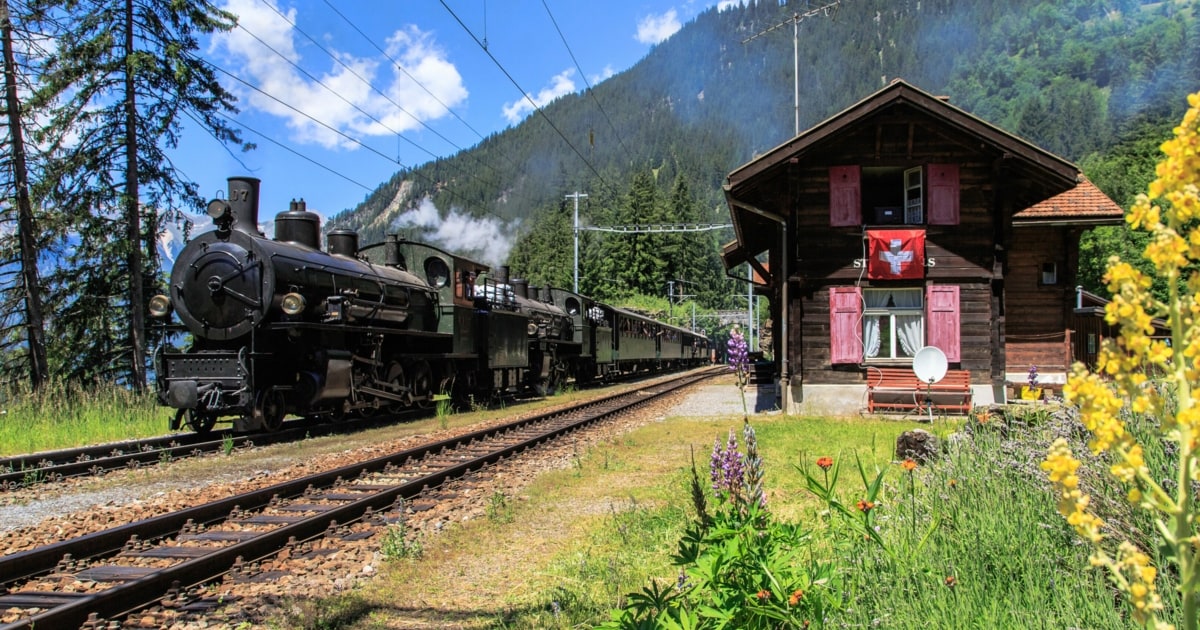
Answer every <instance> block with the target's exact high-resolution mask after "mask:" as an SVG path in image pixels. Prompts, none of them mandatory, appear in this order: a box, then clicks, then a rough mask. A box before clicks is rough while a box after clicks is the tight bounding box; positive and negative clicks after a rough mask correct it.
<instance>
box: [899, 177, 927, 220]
mask: <svg viewBox="0 0 1200 630" xmlns="http://www.w3.org/2000/svg"><path fill="white" fill-rule="evenodd" d="M914 192H915V194H914ZM904 223H905V224H907V225H921V224H922V223H925V189H924V175H923V171H922V167H920V166H917V167H914V168H910V169H906V170H905V171H904Z"/></svg>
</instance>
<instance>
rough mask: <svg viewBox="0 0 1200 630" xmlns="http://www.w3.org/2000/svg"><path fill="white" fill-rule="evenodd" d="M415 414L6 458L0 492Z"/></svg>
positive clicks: (0, 461)
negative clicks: (269, 431) (273, 430)
mask: <svg viewBox="0 0 1200 630" xmlns="http://www.w3.org/2000/svg"><path fill="white" fill-rule="evenodd" d="M415 413H418V412H408V413H405V414H387V415H378V416H372V417H370V418H360V419H355V420H347V421H344V422H338V423H328V422H327V423H314V422H311V421H309V420H305V419H296V420H290V421H288V422H285V423H284V425H283V428H282V429H280V430H279V431H275V432H272V433H242V434H239V433H235V432H233V431H219V432H213V433H209V434H207V435H199V434H195V433H185V434H176V435H166V436H160V437H154V438H145V439H140V440H128V441H124V442H114V443H110V444H102V445H96V446H83V447H79V448H71V449H62V450H56V451H45V452H41V453H32V454H27V455H18V456H15V457H5V458H0V491H4V490H16V489H19V488H26V487H30V486H35V485H38V484H41V483H49V482H57V481H62V480H64V479H69V478H76V477H86V476H94V475H100V474H103V473H106V472H109V471H113V470H119V469H127V468H135V469H136V468H138V467H141V466H145V465H153V464H158V463H163V462H173V461H176V460H178V459H183V458H187V457H198V456H200V455H206V454H211V453H222V452H224V453H228V452H231V451H233V450H236V449H241V448H249V447H253V446H266V445H269V444H280V443H284V442H293V441H297V440H302V439H305V438H308V437H317V436H323V435H334V434H338V433H348V432H351V431H358V430H361V429H364V428H369V427H373V426H377V425H380V424H383V423H389V422H396V421H398V420H402V419H407V418H408V417H409V416H412V415H414V414H415ZM420 413H428V412H424V411H422V412H420Z"/></svg>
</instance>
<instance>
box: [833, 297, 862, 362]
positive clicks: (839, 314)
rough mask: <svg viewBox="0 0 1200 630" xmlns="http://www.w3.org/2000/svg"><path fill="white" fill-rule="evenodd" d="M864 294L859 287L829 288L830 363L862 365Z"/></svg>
mask: <svg viewBox="0 0 1200 630" xmlns="http://www.w3.org/2000/svg"><path fill="white" fill-rule="evenodd" d="M861 325H862V293H861V290H860V289H859V288H858V287H829V347H830V363H834V364H838V363H855V364H857V363H862V353H863V344H862V330H861V329H860V328H859V327H860V326H861Z"/></svg>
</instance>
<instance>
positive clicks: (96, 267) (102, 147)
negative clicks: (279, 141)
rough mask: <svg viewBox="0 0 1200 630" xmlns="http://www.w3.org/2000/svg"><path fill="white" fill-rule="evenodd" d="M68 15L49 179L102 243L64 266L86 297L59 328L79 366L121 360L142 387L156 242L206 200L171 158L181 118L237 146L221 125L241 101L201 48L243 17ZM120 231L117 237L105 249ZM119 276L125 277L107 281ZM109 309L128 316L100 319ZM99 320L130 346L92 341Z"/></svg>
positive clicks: (202, 11)
mask: <svg viewBox="0 0 1200 630" xmlns="http://www.w3.org/2000/svg"><path fill="white" fill-rule="evenodd" d="M60 10H61V11H62V12H63V16H62V20H63V21H64V22H66V23H70V24H72V25H73V28H72V29H71V31H70V32H69V33H67V34H66V35H65V36H64V37H63V38H62V39H61V40H60V41H59V48H58V49H57V51H56V53H55V54H54V55H53V56H51V57H50V58H49V59H48V60H47V62H46V70H45V74H44V76H43V77H42V79H43V85H44V87H43V88H42V89H41V90H40V91H39V93H38V94H37V97H36V99H35V102H36V103H38V104H44V105H46V106H47V107H49V108H50V116H49V122H50V124H49V125H48V126H47V127H46V128H45V129H44V130H43V132H42V133H41V134H40V137H39V138H38V140H39V141H40V142H43V143H45V144H47V145H49V146H52V147H53V148H55V149H58V150H61V151H62V152H63V158H62V159H61V160H58V161H57V162H56V163H55V169H54V171H53V172H52V173H51V177H50V180H51V181H53V182H54V183H55V189H54V191H53V192H54V195H55V198H56V199H57V200H58V203H60V204H61V205H62V206H63V208H64V210H66V211H67V212H69V213H70V216H71V217H73V219H74V228H75V230H76V233H77V234H78V235H79V238H81V239H86V238H88V235H89V234H91V235H101V234H103V235H104V236H101V239H102V240H101V242H99V243H85V245H86V246H85V247H81V248H80V250H81V253H80V254H79V255H76V256H74V257H73V259H72V260H70V261H68V262H69V263H70V271H69V272H68V275H65V276H62V278H67V279H69V280H70V282H61V283H59V285H58V288H59V289H61V290H67V291H69V290H71V289H72V288H78V286H79V285H80V284H82V285H84V286H87V287H89V293H90V295H85V296H79V298H78V300H76V299H74V298H72V297H69V294H68V296H64V297H62V301H63V304H65V305H69V308H67V309H66V311H65V313H67V314H72V315H77V316H79V317H80V319H67V320H66V321H63V322H62V325H63V327H64V331H63V332H64V333H65V334H66V337H67V338H74V339H78V340H79V341H78V342H77V344H76V348H75V349H76V350H78V353H77V357H78V358H79V359H81V360H86V361H94V363H90V364H88V365H83V366H79V367H80V369H82V370H85V371H90V372H93V373H95V374H97V375H101V374H103V375H106V376H115V375H116V374H119V373H120V372H121V371H120V370H118V369H117V367H116V365H115V364H114V360H115V359H116V358H118V357H122V360H123V361H127V365H128V367H127V369H126V370H123V371H124V373H125V380H127V382H128V383H129V384H130V385H131V386H133V387H135V388H139V389H140V388H142V387H144V386H145V383H146V357H147V341H146V331H145V324H144V320H145V317H144V308H145V298H146V295H145V294H146V291H145V286H146V285H147V283H153V282H154V281H155V279H156V278H157V276H158V271H159V269H158V260H157V253H156V236H157V234H158V232H159V230H160V229H161V228H162V226H163V224H164V222H165V221H182V220H183V219H182V213H181V212H179V211H178V209H177V208H178V206H179V204H180V203H186V204H188V205H192V206H193V207H199V205H200V204H201V203H202V199H201V198H200V195H199V192H198V188H197V186H196V184H194V183H192V182H189V181H187V180H186V179H185V178H184V177H183V176H182V174H180V173H179V172H177V171H176V170H175V167H174V166H173V164H172V163H171V161H170V160H169V159H168V157H167V154H166V150H167V149H169V148H172V147H174V146H175V145H176V143H177V140H178V135H179V133H180V131H181V129H182V120H183V118H189V119H191V120H193V121H195V122H196V123H198V124H199V125H200V126H201V127H202V128H203V129H204V130H205V131H207V132H208V133H209V134H211V135H212V136H213V137H215V138H217V139H218V140H220V141H223V142H229V143H235V144H237V143H241V139H240V136H239V133H238V132H237V130H236V129H234V128H232V127H231V126H229V124H228V123H227V122H226V119H225V118H223V116H225V115H226V114H228V113H234V112H236V111H237V110H236V108H235V106H234V97H233V95H232V94H230V93H229V92H228V91H226V90H225V89H224V88H223V87H222V86H221V84H220V83H219V82H218V81H217V78H216V73H215V72H214V70H213V68H212V67H210V66H209V65H207V64H206V63H205V62H204V61H202V60H201V59H200V58H199V57H198V56H197V51H198V49H199V44H198V42H197V40H196V37H197V35H198V34H201V33H212V32H216V31H228V30H230V29H232V28H233V27H234V26H235V23H236V22H235V16H233V15H232V14H230V13H228V12H225V11H222V10H219V9H218V8H217V7H216V6H215V5H213V4H210V3H208V2H205V1H201V2H172V1H168V0H71V1H68V2H66V3H65V4H63V5H62V6H61V8H60ZM247 147H248V145H247ZM105 229H110V230H111V231H109V232H104V230H105ZM112 235H118V238H116V239H112V243H111V244H107V241H108V238H107V237H111V236H112ZM84 252H86V253H84ZM114 268H116V269H119V270H120V273H111V270H112V269H114ZM71 272H73V274H72V273H71ZM114 295H121V296H123V303H122V301H121V300H120V299H114V298H112V297H111V296H114ZM81 300H82V301H83V302H92V303H91V304H80V303H77V302H79V301H81ZM96 309H99V310H96ZM107 309H123V310H124V311H125V313H107V312H102V311H105V310H107ZM97 321H102V322H104V323H105V325H106V326H112V325H114V324H119V322H125V323H126V324H127V325H126V326H124V328H125V331H126V332H125V334H124V335H123V338H122V339H120V340H119V341H114V340H112V339H108V338H107V337H106V335H107V334H109V333H110V332H111V331H110V330H108V329H106V330H105V331H104V332H102V333H101V336H100V337H93V336H92V335H91V334H90V333H91V331H92V330H93V329H91V328H89V326H90V325H92V324H95V323H96V322H97ZM76 335H78V336H76ZM89 345H90V346H94V347H91V348H84V347H80V346H89Z"/></svg>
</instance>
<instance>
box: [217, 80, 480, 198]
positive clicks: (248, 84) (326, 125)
mask: <svg viewBox="0 0 1200 630" xmlns="http://www.w3.org/2000/svg"><path fill="white" fill-rule="evenodd" d="M197 59H198V58H197ZM200 61H202V62H203V63H205V64H207V65H208V66H210V67H211V68H213V69H214V70H216V71H218V72H220V73H222V74H224V75H225V76H228V77H229V78H231V79H233V80H234V81H237V82H238V83H241V84H242V85H245V86H246V87H248V88H250V89H252V90H254V91H255V92H258V93H259V94H262V95H263V96H265V97H267V98H269V99H271V100H273V101H275V102H277V103H279V104H280V105H283V106H284V107H287V108H288V109H290V110H292V111H294V112H296V113H297V114H299V115H301V116H304V117H305V118H307V119H309V120H311V121H312V122H314V123H316V124H318V125H320V126H321V127H324V128H325V129H328V130H329V131H331V132H333V133H335V134H337V135H338V136H341V137H342V138H345V139H346V140H348V141H350V142H352V143H354V144H357V145H358V146H360V147H362V148H364V149H366V150H367V151H369V152H371V153H374V154H375V155H378V156H379V157H381V158H383V159H384V160H387V161H388V162H389V163H392V164H396V165H398V166H400V167H401V168H405V169H410V167H409V166H408V165H406V164H404V163H403V162H401V161H400V160H398V159H395V158H393V157H391V156H390V155H387V154H385V153H383V152H382V151H380V150H378V149H376V148H374V147H372V146H371V145H369V144H366V143H364V142H363V141H362V140H359V139H358V138H355V137H353V136H351V135H349V134H347V133H345V132H343V131H341V130H340V129H337V128H335V127H333V126H332V125H330V124H329V123H326V122H324V121H321V120H318V119H316V118H314V117H313V116H312V115H310V114H308V113H307V112H304V111H301V110H300V109H298V108H296V107H295V106H293V105H291V104H290V103H287V102H285V101H283V100H282V99H280V98H278V97H276V96H275V95H273V94H270V93H269V92H267V91H265V90H263V89H261V88H259V87H258V86H256V85H254V84H252V83H251V82H249V81H247V80H245V79H243V78H241V77H239V76H237V75H236V74H234V73H232V72H230V71H228V70H226V69H224V68H222V67H220V66H218V65H216V64H214V63H212V62H211V61H208V60H204V59H200ZM226 117H227V118H229V117H228V116H226ZM255 133H259V132H255ZM272 142H273V143H275V144H279V143H278V142H277V141H274V140H272ZM289 151H291V152H293V153H295V152H296V151H294V150H291V149H289ZM309 161H312V160H311V159H309ZM323 168H326V169H328V167H324V166H323ZM329 170H332V169H329ZM335 172H336V171H335ZM410 172H412V173H414V174H420V171H419V170H410ZM339 175H340V174H339ZM420 176H421V177H424V178H425V179H426V180H427V181H428V183H430V184H431V185H436V183H437V182H436V181H434V180H433V179H432V178H429V177H428V176H425V175H420ZM342 177H343V178H346V177H345V176H342ZM356 183H357V182H356ZM368 190H374V189H368ZM445 192H446V193H447V194H449V195H450V196H451V197H453V198H457V199H458V200H459V202H461V203H463V204H464V205H465V204H466V203H467V200H465V199H463V198H462V196H461V195H459V194H457V193H455V192H454V191H453V189H447V190H446V191H445ZM484 211H485V212H487V213H488V214H490V215H492V216H493V217H496V218H497V219H501V220H503V218H502V217H500V216H498V215H496V214H495V213H493V212H491V211H490V210H487V209H485V210H484Z"/></svg>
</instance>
